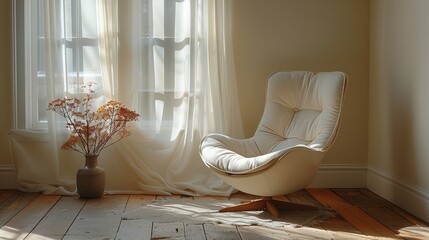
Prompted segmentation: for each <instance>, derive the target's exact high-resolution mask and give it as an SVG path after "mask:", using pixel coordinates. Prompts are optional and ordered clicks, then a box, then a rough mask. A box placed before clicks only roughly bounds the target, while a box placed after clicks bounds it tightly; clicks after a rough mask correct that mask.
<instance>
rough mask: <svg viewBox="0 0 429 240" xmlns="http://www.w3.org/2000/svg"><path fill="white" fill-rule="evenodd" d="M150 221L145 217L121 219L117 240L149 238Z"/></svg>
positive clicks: (150, 234)
mask: <svg viewBox="0 0 429 240" xmlns="http://www.w3.org/2000/svg"><path fill="white" fill-rule="evenodd" d="M151 236H152V222H151V221H148V220H146V219H135V220H122V222H121V226H120V227H119V231H118V233H117V235H116V238H115V239H117V240H150V239H151Z"/></svg>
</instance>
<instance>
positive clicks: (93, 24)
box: [80, 0, 97, 38]
mask: <svg viewBox="0 0 429 240" xmlns="http://www.w3.org/2000/svg"><path fill="white" fill-rule="evenodd" d="M80 3H81V6H80V7H81V14H82V24H81V26H82V37H85V38H95V37H97V19H96V16H97V10H96V2H95V1H88V0H83V1H80Z"/></svg>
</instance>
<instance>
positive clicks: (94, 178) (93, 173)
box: [76, 155, 105, 198]
mask: <svg viewBox="0 0 429 240" xmlns="http://www.w3.org/2000/svg"><path fill="white" fill-rule="evenodd" d="M97 159H98V156H97V155H92V156H85V166H84V167H82V168H79V170H78V171H77V174H76V186H77V192H78V193H79V196H80V197H81V198H100V197H102V196H103V193H104V185H105V174H104V169H103V168H101V167H99V166H98V165H97Z"/></svg>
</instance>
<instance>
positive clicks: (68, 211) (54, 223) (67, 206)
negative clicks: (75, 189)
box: [26, 196, 86, 240]
mask: <svg viewBox="0 0 429 240" xmlns="http://www.w3.org/2000/svg"><path fill="white" fill-rule="evenodd" d="M85 202H86V201H85V200H82V199H79V198H77V197H66V196H64V197H62V198H61V199H60V200H59V201H58V202H57V203H56V204H55V206H53V207H52V209H51V210H50V211H49V212H48V213H47V214H46V215H45V217H44V218H43V219H42V220H41V221H40V222H39V224H38V225H37V226H36V227H35V228H34V230H33V231H32V232H31V233H30V234H29V235H28V237H27V238H26V240H27V239H28V240H32V239H34V240H36V239H37V240H39V239H41V237H42V236H43V237H44V238H46V239H62V237H63V236H64V234H65V233H66V232H67V230H68V229H69V227H70V226H71V224H72V223H73V221H74V219H75V218H76V216H77V215H78V214H79V212H80V210H81V209H82V207H83V206H84V204H85Z"/></svg>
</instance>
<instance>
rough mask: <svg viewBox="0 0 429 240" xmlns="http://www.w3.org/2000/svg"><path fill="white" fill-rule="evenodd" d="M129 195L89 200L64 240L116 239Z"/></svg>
mask: <svg viewBox="0 0 429 240" xmlns="http://www.w3.org/2000/svg"><path fill="white" fill-rule="evenodd" d="M127 199H128V195H108V196H103V197H102V198H100V199H89V200H87V202H86V204H85V206H84V207H83V208H82V210H81V212H80V213H79V215H78V216H77V218H76V220H75V221H74V222H73V224H72V225H71V226H70V229H69V230H68V231H67V233H66V235H65V236H64V238H63V239H71V240H74V239H114V238H115V236H116V233H117V231H118V229H119V225H120V223H121V220H122V213H123V212H124V210H125V205H126V203H127Z"/></svg>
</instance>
